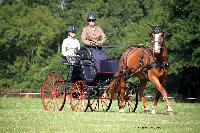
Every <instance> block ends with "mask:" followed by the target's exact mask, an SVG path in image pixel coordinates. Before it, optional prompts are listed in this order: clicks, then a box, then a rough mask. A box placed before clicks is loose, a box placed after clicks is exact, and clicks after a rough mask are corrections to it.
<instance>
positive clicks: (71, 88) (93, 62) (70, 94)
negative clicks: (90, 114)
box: [41, 47, 137, 112]
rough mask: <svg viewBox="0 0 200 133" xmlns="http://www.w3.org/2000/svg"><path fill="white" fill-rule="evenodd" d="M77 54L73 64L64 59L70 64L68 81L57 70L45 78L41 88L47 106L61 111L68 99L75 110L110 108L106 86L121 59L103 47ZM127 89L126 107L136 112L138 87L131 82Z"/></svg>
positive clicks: (66, 63) (82, 49)
mask: <svg viewBox="0 0 200 133" xmlns="http://www.w3.org/2000/svg"><path fill="white" fill-rule="evenodd" d="M77 55H78V56H76V57H73V59H75V60H74V63H71V62H70V61H69V60H64V62H63V63H64V64H65V65H66V66H67V67H68V74H67V75H68V76H67V79H66V80H65V79H64V78H63V77H62V76H61V75H60V74H59V73H57V72H49V73H48V74H47V75H46V77H45V78H44V82H43V84H42V87H41V94H42V103H43V106H44V109H45V110H48V111H50V110H59V111H60V110H62V109H63V107H64V105H65V101H66V99H67V100H69V102H70V105H71V108H72V110H73V111H81V112H82V111H108V110H109V109H110V106H111V104H112V98H111V96H110V94H109V92H108V91H107V87H108V85H109V83H110V81H111V80H112V79H113V78H114V77H113V76H114V74H115V73H116V72H117V71H118V65H119V64H118V63H119V61H118V60H116V59H109V57H108V56H107V53H106V52H105V50H104V48H102V47H81V49H80V50H79V52H78V53H77ZM127 88H128V89H127V91H126V94H125V97H124V100H125V101H126V103H125V105H124V107H125V108H127V111H135V109H136V107H137V100H136V98H137V97H136V93H135V89H134V87H133V85H132V84H131V83H130V82H127ZM115 98H116V99H117V97H115Z"/></svg>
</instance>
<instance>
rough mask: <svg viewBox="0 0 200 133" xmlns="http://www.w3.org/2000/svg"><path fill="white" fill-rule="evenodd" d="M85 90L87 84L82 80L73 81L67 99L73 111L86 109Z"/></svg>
mask: <svg viewBox="0 0 200 133" xmlns="http://www.w3.org/2000/svg"><path fill="white" fill-rule="evenodd" d="M87 90H88V88H87V85H86V84H85V82H84V81H82V80H79V81H77V82H75V84H74V85H73V86H72V88H71V91H70V96H69V99H70V104H71V108H72V110H73V111H75V112H84V111H86V108H87V107H88V106H87V105H88V100H87Z"/></svg>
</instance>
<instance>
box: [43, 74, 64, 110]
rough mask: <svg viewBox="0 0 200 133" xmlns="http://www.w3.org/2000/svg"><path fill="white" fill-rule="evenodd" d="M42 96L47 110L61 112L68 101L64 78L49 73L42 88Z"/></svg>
mask: <svg viewBox="0 0 200 133" xmlns="http://www.w3.org/2000/svg"><path fill="white" fill-rule="evenodd" d="M41 96H42V104H43V107H44V109H45V110H47V111H51V110H54V111H56V110H57V111H61V110H62V109H63V107H64V104H65V101H66V88H65V86H64V79H63V77H62V76H61V75H59V74H58V73H56V72H50V73H48V74H47V75H46V77H45V78H44V82H43V84H42V87H41Z"/></svg>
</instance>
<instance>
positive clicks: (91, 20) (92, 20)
mask: <svg viewBox="0 0 200 133" xmlns="http://www.w3.org/2000/svg"><path fill="white" fill-rule="evenodd" d="M95 21H96V20H94V19H90V20H88V22H95Z"/></svg>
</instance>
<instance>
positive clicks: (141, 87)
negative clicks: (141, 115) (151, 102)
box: [138, 80, 150, 113]
mask: <svg viewBox="0 0 200 133" xmlns="http://www.w3.org/2000/svg"><path fill="white" fill-rule="evenodd" d="M146 85H147V81H146V80H140V84H139V86H138V94H139V96H140V99H141V101H142V104H143V110H144V112H145V113H149V112H150V110H149V107H148V104H147V100H146V98H145V97H144V88H145V86H146Z"/></svg>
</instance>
